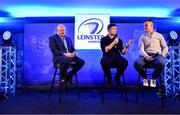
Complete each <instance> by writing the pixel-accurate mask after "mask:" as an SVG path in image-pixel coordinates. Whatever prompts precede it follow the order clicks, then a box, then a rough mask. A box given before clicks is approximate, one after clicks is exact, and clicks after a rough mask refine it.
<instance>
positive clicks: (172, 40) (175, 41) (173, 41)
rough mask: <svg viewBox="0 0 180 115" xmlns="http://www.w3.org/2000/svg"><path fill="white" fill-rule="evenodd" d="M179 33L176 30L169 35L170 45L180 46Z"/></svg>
mask: <svg viewBox="0 0 180 115" xmlns="http://www.w3.org/2000/svg"><path fill="white" fill-rule="evenodd" d="M178 37H179V36H178V33H177V32H176V31H174V30H172V31H170V33H169V45H171V46H177V45H179V38H178Z"/></svg>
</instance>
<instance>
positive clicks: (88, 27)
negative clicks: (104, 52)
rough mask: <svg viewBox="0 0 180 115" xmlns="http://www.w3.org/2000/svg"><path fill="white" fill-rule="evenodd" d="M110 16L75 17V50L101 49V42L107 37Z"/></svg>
mask: <svg viewBox="0 0 180 115" xmlns="http://www.w3.org/2000/svg"><path fill="white" fill-rule="evenodd" d="M108 24H109V15H78V16H76V17H75V48H76V49H100V40H101V38H103V37H104V36H105V35H107V29H106V28H107V25H108Z"/></svg>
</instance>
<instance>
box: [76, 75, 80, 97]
mask: <svg viewBox="0 0 180 115" xmlns="http://www.w3.org/2000/svg"><path fill="white" fill-rule="evenodd" d="M75 77H76V88H77V90H78V100H80V91H79V83H78V78H77V73H76V74H75Z"/></svg>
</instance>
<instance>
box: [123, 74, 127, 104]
mask: <svg viewBox="0 0 180 115" xmlns="http://www.w3.org/2000/svg"><path fill="white" fill-rule="evenodd" d="M122 77H123V87H124V91H125V100H126V103H128V97H127V89H126V81H125V77H124V73H123V74H122Z"/></svg>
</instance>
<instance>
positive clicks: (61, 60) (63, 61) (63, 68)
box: [56, 56, 85, 80]
mask: <svg viewBox="0 0 180 115" xmlns="http://www.w3.org/2000/svg"><path fill="white" fill-rule="evenodd" d="M71 62H76V63H75V64H72V70H71V71H70V72H69V73H68V74H67V69H68V67H69V65H70V63H71ZM56 63H58V64H60V73H61V77H62V79H65V78H66V76H67V78H66V79H67V80H72V77H73V75H74V74H75V73H76V72H77V71H79V70H80V69H81V68H82V67H83V65H84V63H85V62H84V60H83V59H81V58H79V57H74V58H68V57H66V56H60V57H58V59H57V61H56Z"/></svg>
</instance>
